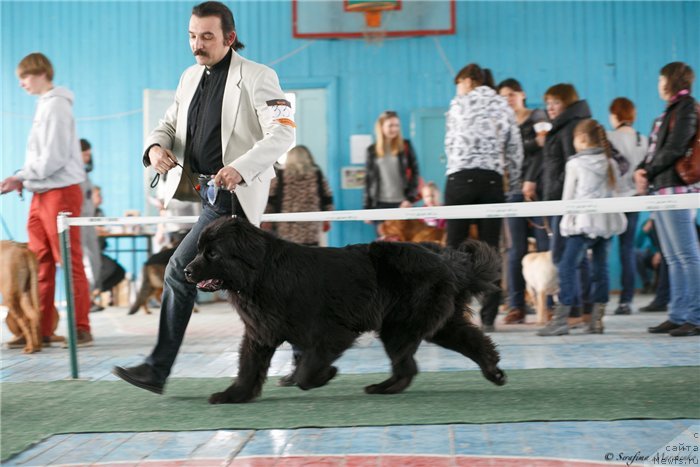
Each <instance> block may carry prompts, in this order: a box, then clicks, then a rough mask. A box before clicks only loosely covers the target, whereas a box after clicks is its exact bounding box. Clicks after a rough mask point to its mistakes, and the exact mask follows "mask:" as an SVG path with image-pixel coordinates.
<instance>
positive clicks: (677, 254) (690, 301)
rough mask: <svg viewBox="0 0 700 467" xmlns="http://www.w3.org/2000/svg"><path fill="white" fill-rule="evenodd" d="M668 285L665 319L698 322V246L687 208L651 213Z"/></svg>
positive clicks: (699, 311)
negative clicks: (666, 272)
mask: <svg viewBox="0 0 700 467" xmlns="http://www.w3.org/2000/svg"><path fill="white" fill-rule="evenodd" d="M652 215H653V217H654V223H655V227H656V232H657V233H658V236H659V242H660V243H661V251H662V253H663V255H664V259H665V260H666V264H667V265H668V279H669V284H670V287H671V301H670V302H669V307H670V309H669V313H668V319H669V321H671V322H672V323H675V324H684V323H691V324H694V325H695V326H700V246H698V234H697V231H696V228H695V222H694V221H693V217H692V213H691V211H690V210H688V209H678V210H673V211H656V212H654V213H653V214H652Z"/></svg>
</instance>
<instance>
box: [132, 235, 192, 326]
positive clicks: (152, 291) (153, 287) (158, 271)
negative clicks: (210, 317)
mask: <svg viewBox="0 0 700 467" xmlns="http://www.w3.org/2000/svg"><path fill="white" fill-rule="evenodd" d="M173 253H175V248H165V249H163V250H161V251H160V252H158V253H156V254H154V255H153V256H151V257H150V258H148V260H147V261H146V263H145V264H144V265H143V269H142V270H141V277H143V280H142V281H141V288H140V289H139V292H138V294H137V295H136V301H135V302H134V303H133V305H131V308H130V309H129V314H130V315H133V314H136V313H137V312H138V311H139V308H143V311H144V312H145V313H146V314H148V315H150V314H151V310H149V309H148V301H149V300H150V299H151V298H154V299H156V300H157V301H159V302H160V297H161V295H163V284H164V282H165V268H166V266H167V265H168V261H170V257H171V256H173ZM192 311H194V312H195V313H197V312H198V311H199V310H197V307H196V306H195V307H194V309H193V310H192Z"/></svg>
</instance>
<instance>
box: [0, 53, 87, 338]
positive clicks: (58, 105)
mask: <svg viewBox="0 0 700 467" xmlns="http://www.w3.org/2000/svg"><path fill="white" fill-rule="evenodd" d="M53 75H54V71H53V66H52V65H51V62H50V61H49V59H48V58H47V57H46V56H45V55H43V54H41V53H32V54H29V55H27V56H26V57H24V58H23V59H22V60H21V61H20V62H19V65H18V66H17V76H18V78H19V84H20V86H21V87H22V88H23V89H24V90H25V91H27V93H28V94H31V95H34V96H38V97H39V99H38V102H37V106H36V112H35V115H34V123H33V124H32V128H31V130H30V132H29V140H28V142H27V153H26V158H25V162H24V166H23V167H22V169H21V170H19V171H17V172H16V173H15V174H14V175H12V176H10V177H7V178H5V179H4V180H3V181H2V182H1V183H0V193H2V194H5V193H9V192H11V191H17V192H18V193H20V194H22V191H23V190H24V189H26V190H28V191H31V192H32V193H33V196H32V202H31V206H30V208H29V220H28V222H27V230H28V234H29V249H30V250H31V251H33V252H34V253H35V254H36V256H37V259H38V260H39V302H40V306H41V333H42V336H43V341H44V345H50V344H51V343H54V342H62V343H63V345H64V347H65V346H66V342H65V338H64V337H61V336H57V335H55V334H54V330H55V328H56V320H57V319H58V314H57V313H56V308H55V305H54V295H55V291H56V264H57V263H60V262H61V250H60V246H59V240H58V229H57V226H56V217H57V216H58V214H59V213H60V212H70V213H72V214H71V215H73V216H79V215H80V209H81V206H82V202H83V194H82V190H81V188H80V183H81V182H82V181H84V180H85V177H86V174H85V167H84V164H83V160H82V157H81V154H80V142H79V140H78V137H77V133H76V128H75V120H74V119H73V93H72V92H71V91H70V90H68V89H66V88H63V87H56V86H54V84H53ZM70 248H71V253H72V256H71V271H72V280H73V294H74V303H75V317H76V323H77V328H78V332H77V344H78V346H79V347H82V346H88V345H92V343H93V339H92V334H91V333H90V320H89V318H88V313H89V311H90V292H89V287H88V282H87V278H86V276H85V270H84V269H83V250H82V247H81V244H80V231H79V230H78V228H77V227H72V228H71V229H70ZM22 345H23V343H22Z"/></svg>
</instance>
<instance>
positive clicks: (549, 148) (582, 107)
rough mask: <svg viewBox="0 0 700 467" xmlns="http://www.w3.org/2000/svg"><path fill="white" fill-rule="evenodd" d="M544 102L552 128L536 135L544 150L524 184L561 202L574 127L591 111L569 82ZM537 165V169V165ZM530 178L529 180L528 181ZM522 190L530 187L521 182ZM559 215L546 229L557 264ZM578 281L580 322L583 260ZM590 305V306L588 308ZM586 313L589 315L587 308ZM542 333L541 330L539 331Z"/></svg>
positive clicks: (576, 312) (551, 90)
mask: <svg viewBox="0 0 700 467" xmlns="http://www.w3.org/2000/svg"><path fill="white" fill-rule="evenodd" d="M544 101H545V104H546V107H547V116H548V117H549V120H550V121H551V122H552V129H551V130H549V132H548V133H547V135H546V136H539V135H538V136H537V140H538V142H539V143H540V144H542V145H543V146H544V147H543V148H542V157H541V158H540V159H539V160H537V161H534V162H535V165H536V166H535V167H533V168H532V169H531V170H530V172H529V173H530V174H531V175H530V177H528V180H526V181H527V182H537V181H538V180H539V183H541V184H542V186H541V187H540V188H541V191H542V199H543V200H545V201H558V200H561V195H562V191H563V189H564V174H565V173H566V171H565V169H564V167H565V166H566V161H567V160H568V159H569V157H571V156H573V155H574V154H576V150H575V149H574V128H576V125H578V123H579V122H580V121H582V120H585V119H588V118H591V111H590V109H589V107H588V103H587V102H586V101H585V100H580V99H579V96H578V93H577V92H576V88H574V86H573V85H571V84H568V83H559V84H555V85H554V86H552V87H550V88H549V89H547V92H545V94H544ZM538 163H539V164H540V166H537V164H538ZM529 178H532V179H531V180H530V179H529ZM523 186H524V187H527V186H531V184H528V183H524V184H523ZM560 220H561V216H552V217H550V218H549V226H550V229H551V231H552V236H551V238H550V242H549V249H550V250H551V252H552V260H553V261H554V264H557V263H559V260H560V259H561V256H562V253H563V252H564V243H565V241H566V238H565V237H562V236H561V234H560V233H559V221H560ZM580 272H581V274H580V280H579V281H578V282H577V283H576V286H577V287H578V288H579V290H578V291H577V292H576V293H577V295H578V296H579V297H580V299H579V300H577V302H578V303H576V304H575V306H574V307H572V310H573V311H572V317H575V318H579V319H580V313H581V308H582V307H583V306H584V304H585V302H586V301H587V297H588V284H589V280H588V261H587V260H586V259H585V258H584V260H583V261H582V262H581V266H580ZM589 306H590V305H589ZM585 311H587V312H589V311H590V309H586V310H585ZM541 332H542V331H541Z"/></svg>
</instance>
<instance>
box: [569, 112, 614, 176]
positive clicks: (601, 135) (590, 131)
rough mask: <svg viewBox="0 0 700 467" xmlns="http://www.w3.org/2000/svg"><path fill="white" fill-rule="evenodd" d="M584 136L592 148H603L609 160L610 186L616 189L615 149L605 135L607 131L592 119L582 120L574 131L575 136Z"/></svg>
mask: <svg viewBox="0 0 700 467" xmlns="http://www.w3.org/2000/svg"><path fill="white" fill-rule="evenodd" d="M580 134H584V135H586V137H587V138H588V141H589V142H590V144H591V145H592V146H599V147H601V148H603V152H605V157H606V159H607V160H608V186H609V187H610V188H612V189H614V188H615V184H616V181H617V177H616V176H615V168H614V167H613V163H612V159H613V149H612V146H611V145H610V141H608V137H607V136H606V134H605V129H604V128H603V126H602V125H601V124H600V123H598V122H597V121H596V120H593V119H592V118H589V119H586V120H582V121H581V122H580V123H579V124H578V125H576V129H574V136H576V135H580Z"/></svg>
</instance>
